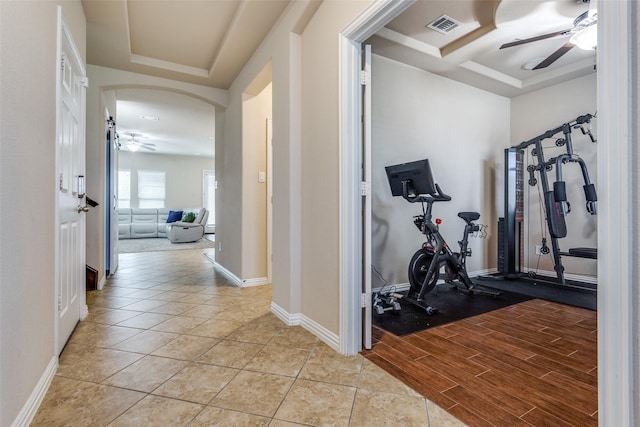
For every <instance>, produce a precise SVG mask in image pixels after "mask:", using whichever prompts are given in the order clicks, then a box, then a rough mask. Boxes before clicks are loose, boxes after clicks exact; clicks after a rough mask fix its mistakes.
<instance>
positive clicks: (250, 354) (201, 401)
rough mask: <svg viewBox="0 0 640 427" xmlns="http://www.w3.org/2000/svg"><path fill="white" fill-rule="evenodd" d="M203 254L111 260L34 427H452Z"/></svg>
mask: <svg viewBox="0 0 640 427" xmlns="http://www.w3.org/2000/svg"><path fill="white" fill-rule="evenodd" d="M207 251H211V250H210V249H209V250H183V251H174V252H148V253H134V254H122V255H120V258H119V260H120V266H119V268H118V271H117V273H116V274H115V275H114V276H113V277H112V278H111V279H110V280H109V281H108V283H107V284H106V286H105V288H104V289H103V290H101V291H91V292H88V293H87V303H88V305H89V316H88V317H87V319H85V320H84V321H82V322H81V323H80V324H79V325H78V327H77V329H76V331H75V332H74V333H73V335H72V337H71V339H70V341H69V343H68V344H67V346H66V348H65V349H64V351H63V353H62V355H61V357H60V366H59V368H58V371H57V373H56V375H55V378H54V379H53V382H52V384H51V386H50V388H49V391H48V392H47V394H46V396H45V398H44V401H43V402H42V404H41V406H40V408H39V410H38V412H37V414H36V416H35V418H34V420H33V423H32V425H34V426H40V425H42V426H84V425H87V426H88V425H91V426H107V425H108V426H181V425H190V426H273V427H285V426H293V425H306V426H349V425H351V426H436V427H439V426H461V425H463V424H462V423H460V422H459V421H458V420H456V419H455V418H453V417H452V416H451V415H449V414H448V413H447V412H445V411H444V410H442V409H441V408H439V407H438V406H436V405H435V404H433V403H432V402H430V401H428V400H426V399H425V398H424V397H422V396H420V395H419V394H418V393H416V392H415V391H413V390H412V389H410V388H408V387H407V386H405V385H404V384H403V383H401V382H400V381H399V380H397V379H395V378H393V377H392V376H391V375H389V374H388V373H386V372H385V371H383V370H382V369H380V368H379V367H377V366H376V365H374V364H373V363H371V362H369V361H368V360H365V359H364V358H363V357H362V356H360V355H357V356H350V357H346V356H342V355H340V354H338V353H336V352H335V351H334V350H333V349H331V348H330V347H328V346H327V345H326V344H324V343H322V342H321V341H319V340H318V339H317V338H316V337H315V336H314V335H312V334H311V333H309V332H308V331H306V330H304V329H303V328H301V327H298V326H292V327H289V326H286V325H285V324H284V323H283V322H282V321H280V320H279V319H278V318H276V317H275V316H274V315H273V314H271V313H270V311H269V308H270V303H271V287H270V286H259V287H251V288H238V287H234V286H231V285H230V283H229V281H228V280H227V279H226V278H225V277H224V276H223V275H221V274H220V273H217V272H215V271H214V269H213V265H212V264H211V262H210V261H209V260H208V259H207V258H206V257H205V256H203V255H204V254H205V253H207Z"/></svg>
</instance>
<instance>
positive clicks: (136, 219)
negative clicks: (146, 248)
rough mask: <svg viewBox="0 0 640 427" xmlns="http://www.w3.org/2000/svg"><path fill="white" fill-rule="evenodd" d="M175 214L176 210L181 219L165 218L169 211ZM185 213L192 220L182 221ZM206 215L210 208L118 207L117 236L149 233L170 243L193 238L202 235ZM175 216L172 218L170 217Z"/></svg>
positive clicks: (199, 237) (188, 240)
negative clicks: (166, 239) (169, 220)
mask: <svg viewBox="0 0 640 427" xmlns="http://www.w3.org/2000/svg"><path fill="white" fill-rule="evenodd" d="M172 212H173V214H172V216H175V214H177V212H182V214H180V215H179V217H180V220H178V221H172V222H167V219H168V218H169V214H170V213H172ZM187 214H192V217H193V218H194V219H193V221H192V222H185V221H183V219H186V218H185V216H186V215H187ZM208 218H209V211H208V210H207V209H205V208H199V209H180V210H178V209H168V208H160V209H156V208H120V209H118V238H119V239H146V238H152V237H166V238H168V239H169V240H170V241H171V242H172V243H186V242H195V241H196V240H200V239H201V238H202V236H204V230H205V226H206V224H207V219H208ZM173 219H175V218H173Z"/></svg>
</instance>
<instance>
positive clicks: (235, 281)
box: [213, 261, 242, 287]
mask: <svg viewBox="0 0 640 427" xmlns="http://www.w3.org/2000/svg"><path fill="white" fill-rule="evenodd" d="M213 268H215V269H216V270H218V271H219V272H220V273H222V274H223V275H224V276H226V278H227V279H229V280H231V282H233V285H234V286H238V287H242V280H241V279H240V278H239V277H238V276H236V275H235V274H233V273H232V272H230V271H229V270H227V269H226V268H224V267H223V266H222V265H221V264H219V263H217V262H216V261H214V262H213Z"/></svg>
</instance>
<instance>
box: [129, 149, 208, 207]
mask: <svg viewBox="0 0 640 427" xmlns="http://www.w3.org/2000/svg"><path fill="white" fill-rule="evenodd" d="M119 162H120V164H119V168H120V169H128V170H130V171H131V207H132V208H137V207H138V181H137V173H136V172H137V171H138V170H149V171H158V172H165V180H166V181H165V190H166V194H165V197H166V199H165V207H166V208H197V207H202V171H204V170H213V168H214V159H213V158H211V157H199V156H175V155H168V154H151V153H144V152H140V151H136V152H135V153H132V152H129V151H120V152H119Z"/></svg>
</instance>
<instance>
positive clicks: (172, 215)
mask: <svg viewBox="0 0 640 427" xmlns="http://www.w3.org/2000/svg"><path fill="white" fill-rule="evenodd" d="M181 219H182V211H169V216H167V224H168V223H170V222H176V221H180V220H181Z"/></svg>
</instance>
